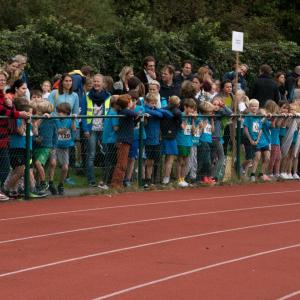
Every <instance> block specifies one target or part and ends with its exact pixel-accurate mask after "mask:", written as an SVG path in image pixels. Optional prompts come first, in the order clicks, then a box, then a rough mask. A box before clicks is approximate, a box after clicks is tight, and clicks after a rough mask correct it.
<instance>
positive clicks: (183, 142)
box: [176, 99, 197, 187]
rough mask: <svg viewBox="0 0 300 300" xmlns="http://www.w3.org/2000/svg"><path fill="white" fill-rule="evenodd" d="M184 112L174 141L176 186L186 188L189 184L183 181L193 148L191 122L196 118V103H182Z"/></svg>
mask: <svg viewBox="0 0 300 300" xmlns="http://www.w3.org/2000/svg"><path fill="white" fill-rule="evenodd" d="M183 107H184V112H183V113H182V123H181V129H180V130H179V131H178V132H177V135H176V141H177V147H178V156H177V178H178V186H180V187H187V186H188V185H189V184H188V183H187V182H186V181H185V175H186V168H187V163H188V159H189V156H190V151H191V147H192V146H193V136H192V134H193V131H194V129H195V128H193V121H192V117H195V116H196V113H195V112H196V107H197V105H196V102H195V101H194V100H193V99H186V100H185V101H184V103H183Z"/></svg>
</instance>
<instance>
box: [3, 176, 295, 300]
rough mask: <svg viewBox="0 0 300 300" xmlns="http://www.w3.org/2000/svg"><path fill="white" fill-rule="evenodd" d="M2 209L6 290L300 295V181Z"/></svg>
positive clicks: (12, 293)
mask: <svg viewBox="0 0 300 300" xmlns="http://www.w3.org/2000/svg"><path fill="white" fill-rule="evenodd" d="M0 210H1V214H0V225H1V226H0V257H1V260H0V299H197V300H199V299H280V298H282V299H299V297H300V280H299V279H300V237H299V230H300V183H298V182H286V183H276V184H261V185H260V184H255V185H240V186H224V187H213V188H200V189H192V190H176V191H161V192H157V191H156V192H145V193H142V192H141V193H127V194H120V195H115V196H111V197H108V196H89V197H80V198H64V199H47V200H43V201H33V202H22V203H17V202H11V203H6V204H1V205H0Z"/></svg>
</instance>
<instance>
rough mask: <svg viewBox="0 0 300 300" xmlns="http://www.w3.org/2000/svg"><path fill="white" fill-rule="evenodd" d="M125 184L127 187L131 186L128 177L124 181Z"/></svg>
mask: <svg viewBox="0 0 300 300" xmlns="http://www.w3.org/2000/svg"><path fill="white" fill-rule="evenodd" d="M123 185H124V186H125V187H131V182H130V181H129V180H128V179H126V180H124V181H123Z"/></svg>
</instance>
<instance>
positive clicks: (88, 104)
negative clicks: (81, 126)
mask: <svg viewBox="0 0 300 300" xmlns="http://www.w3.org/2000/svg"><path fill="white" fill-rule="evenodd" d="M109 107H110V96H109V97H108V98H107V99H105V101H104V115H105V116H106V115H107V113H108V110H109ZM86 115H87V116H93V115H94V105H93V101H92V100H91V99H90V97H89V96H88V95H87V96H86ZM92 121H93V119H92V118H89V119H87V120H86V123H87V124H91V123H92Z"/></svg>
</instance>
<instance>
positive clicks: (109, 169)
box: [103, 144, 117, 184]
mask: <svg viewBox="0 0 300 300" xmlns="http://www.w3.org/2000/svg"><path fill="white" fill-rule="evenodd" d="M104 146H105V147H104V149H105V156H104V174H103V182H104V183H106V184H110V183H111V180H112V175H113V171H114V168H115V166H116V163H117V147H116V145H115V144H105V145H104Z"/></svg>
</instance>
